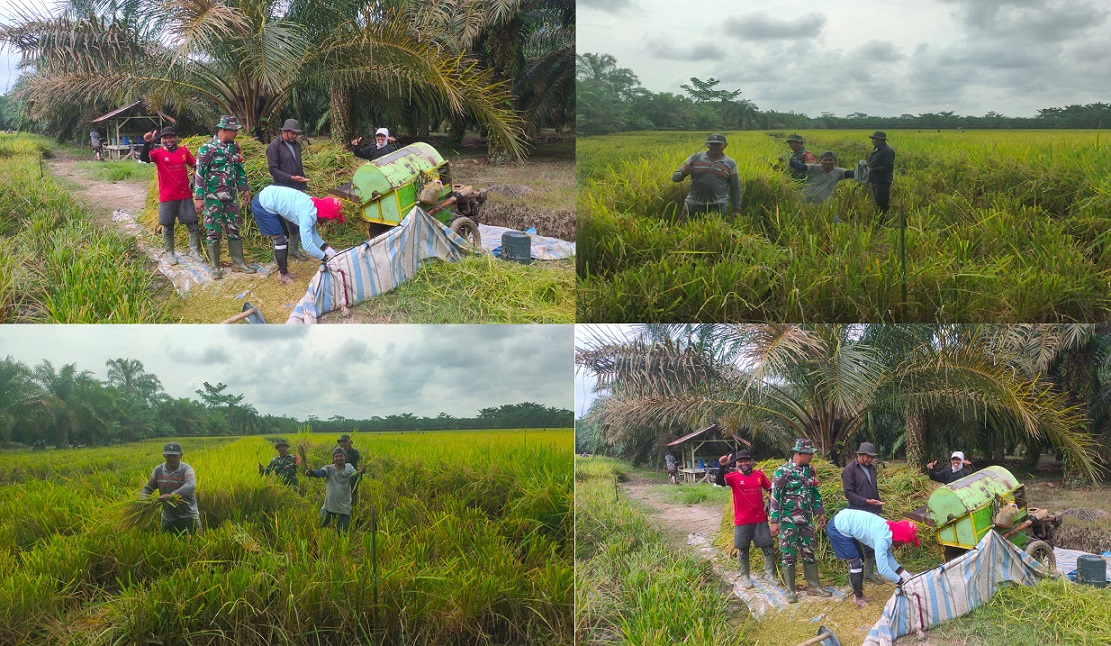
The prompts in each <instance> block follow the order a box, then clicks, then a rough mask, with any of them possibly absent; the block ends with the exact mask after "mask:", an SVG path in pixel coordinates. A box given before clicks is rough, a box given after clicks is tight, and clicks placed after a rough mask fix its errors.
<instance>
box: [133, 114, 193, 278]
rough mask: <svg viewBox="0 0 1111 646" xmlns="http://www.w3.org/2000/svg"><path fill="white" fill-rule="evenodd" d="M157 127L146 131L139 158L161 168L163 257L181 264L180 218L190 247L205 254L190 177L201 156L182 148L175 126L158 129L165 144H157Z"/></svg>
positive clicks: (159, 217)
mask: <svg viewBox="0 0 1111 646" xmlns="http://www.w3.org/2000/svg"><path fill="white" fill-rule="evenodd" d="M154 134H155V131H154V130H151V131H150V132H148V133H146V134H144V135H143V150H142V151H141V152H140V153H139V160H140V161H143V162H146V163H148V164H150V163H153V164H154V166H155V168H156V169H157V170H158V224H161V225H162V244H163V248H164V250H165V251H164V253H163V254H162V259H163V260H165V261H166V264H168V265H176V264H177V256H175V255H174V220H175V219H176V220H180V221H181V223H182V224H184V225H185V228H186V229H188V230H189V249H190V250H191V251H192V252H193V253H194V254H195V255H196V256H197V257H198V258H202V257H203V256H201V234H200V232H199V231H198V230H197V209H196V207H195V206H194V205H193V189H192V184H191V183H190V181H189V171H188V169H187V168H186V166H188V167H190V168H196V167H197V160H196V159H195V158H194V157H193V153H191V152H189V149H187V148H178V145H177V133H176V132H175V131H174V129H173V128H169V127H167V128H163V129H162V132H160V133H158V137H159V139H160V140H161V142H162V147H161V148H158V149H156V150H151V148H152V147H153V146H154V143H153V142H154Z"/></svg>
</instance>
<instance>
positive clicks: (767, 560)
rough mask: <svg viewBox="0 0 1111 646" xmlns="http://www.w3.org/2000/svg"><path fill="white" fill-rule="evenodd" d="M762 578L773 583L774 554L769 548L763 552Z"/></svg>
mask: <svg viewBox="0 0 1111 646" xmlns="http://www.w3.org/2000/svg"><path fill="white" fill-rule="evenodd" d="M764 578H765V579H767V580H768V581H769V582H770V583H775V554H774V553H772V550H771V548H770V547H769V548H766V549H765V550H764Z"/></svg>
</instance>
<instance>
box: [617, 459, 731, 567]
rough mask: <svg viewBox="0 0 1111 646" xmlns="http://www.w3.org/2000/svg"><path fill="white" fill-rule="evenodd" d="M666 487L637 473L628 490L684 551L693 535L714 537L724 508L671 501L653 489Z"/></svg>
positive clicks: (633, 475) (632, 474)
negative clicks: (650, 510) (657, 486)
mask: <svg viewBox="0 0 1111 646" xmlns="http://www.w3.org/2000/svg"><path fill="white" fill-rule="evenodd" d="M658 484H662V483H661V482H656V481H653V480H650V479H648V478H645V477H644V476H642V475H640V474H636V473H631V474H629V481H628V482H626V483H625V490H626V492H628V495H629V497H631V498H635V499H637V500H639V501H641V502H643V503H644V504H645V505H647V506H648V507H650V508H651V509H652V510H653V511H652V512H651V513H650V514H649V515H648V517H649V519H651V520H652V522H653V523H655V524H656V525H658V526H659V527H661V528H663V529H664V531H666V532H667V535H668V536H670V537H671V539H672V541H673V542H674V544H675V545H676V546H677V547H679V548H680V549H687V541H688V537H689V536H690V534H694V533H700V534H705V535H706V536H707V537H712V536H713V534H714V533H715V532H717V531H718V528H719V527H720V526H721V509H720V508H718V507H717V506H716V505H710V504H695V505H685V504H682V503H675V502H670V501H668V500H667V498H666V497H664V495H663V494H661V493H658V492H655V491H652V490H651V488H652V487H654V486H656V485H658Z"/></svg>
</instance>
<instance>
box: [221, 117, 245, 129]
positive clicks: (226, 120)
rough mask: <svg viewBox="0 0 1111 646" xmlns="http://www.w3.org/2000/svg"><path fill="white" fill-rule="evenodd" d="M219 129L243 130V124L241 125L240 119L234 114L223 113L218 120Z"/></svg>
mask: <svg viewBox="0 0 1111 646" xmlns="http://www.w3.org/2000/svg"><path fill="white" fill-rule="evenodd" d="M216 129H217V130H242V129H243V126H241V125H239V119H237V118H235V115H233V114H222V115H220V120H219V121H217V122H216Z"/></svg>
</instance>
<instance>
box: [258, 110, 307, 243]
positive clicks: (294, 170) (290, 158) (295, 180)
mask: <svg viewBox="0 0 1111 646" xmlns="http://www.w3.org/2000/svg"><path fill="white" fill-rule="evenodd" d="M300 134H301V124H300V123H299V122H298V121H297V120H296V119H286V120H285V123H283V124H282V133H281V135H280V136H279V137H278V138H277V139H275V140H274V141H271V142H270V145H269V146H267V147H266V165H267V167H268V168H269V169H270V177H272V178H274V186H285V187H286V188H292V189H294V190H298V191H301V192H304V193H307V192H308V188H309V180H308V178H307V177H305V167H304V165H303V164H302V163H301V142H300V141H297V135H300ZM279 224H281V225H282V233H284V234H285V235H286V238H287V240H288V242H289V248H288V254H289V255H290V256H293V257H294V258H296V259H297V260H308V259H309V256H308V255H307V254H306V253H305V252H303V251H301V249H300V247H301V233H300V230H299V229H298V228H297V225H296V224H295V223H293V222H289V221H288V220H285V219H281V220H280V221H279Z"/></svg>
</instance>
